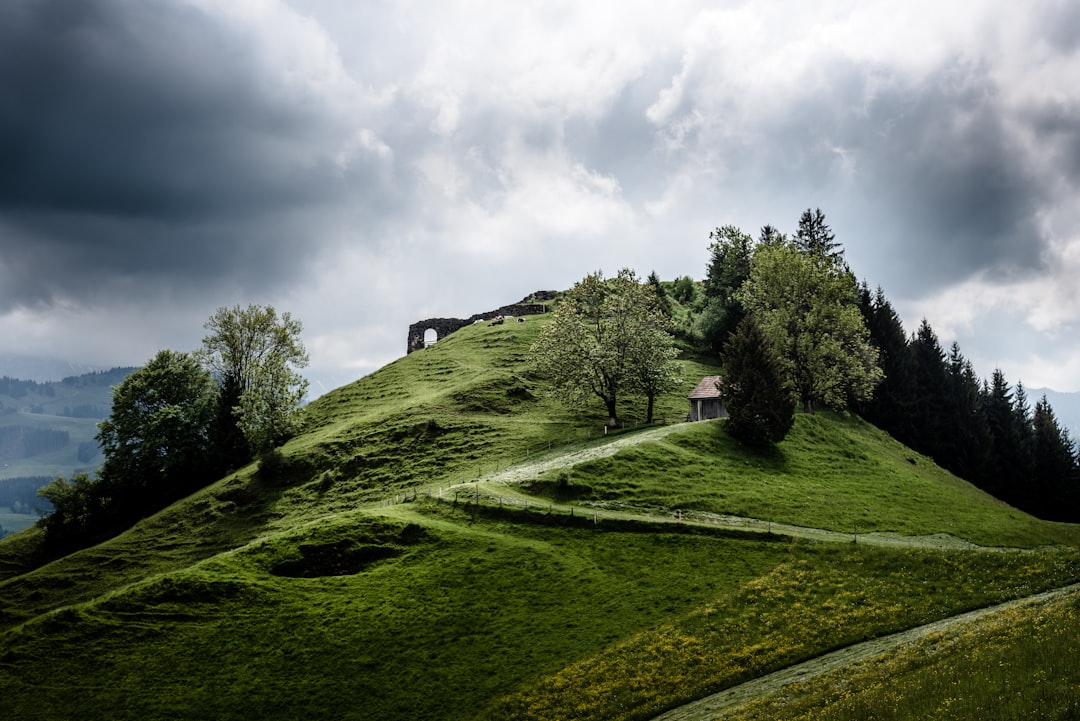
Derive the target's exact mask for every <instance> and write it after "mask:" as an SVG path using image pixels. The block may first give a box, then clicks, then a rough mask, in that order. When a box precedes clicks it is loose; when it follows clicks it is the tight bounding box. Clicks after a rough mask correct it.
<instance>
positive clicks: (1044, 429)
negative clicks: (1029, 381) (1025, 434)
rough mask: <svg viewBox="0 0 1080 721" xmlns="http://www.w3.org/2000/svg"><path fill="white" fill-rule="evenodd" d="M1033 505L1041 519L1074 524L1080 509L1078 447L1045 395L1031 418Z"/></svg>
mask: <svg viewBox="0 0 1080 721" xmlns="http://www.w3.org/2000/svg"><path fill="white" fill-rule="evenodd" d="M1032 450H1033V454H1032V455H1033V458H1034V463H1033V467H1032V499H1031V500H1032V501H1033V510H1034V512H1035V513H1037V514H1038V515H1039V516H1040V517H1042V518H1047V519H1052V520H1057V521H1070V522H1075V521H1077V520H1080V508H1078V507H1077V505H1076V504H1077V500H1080V499H1078V498H1077V488H1076V483H1075V481H1076V470H1077V468H1076V447H1075V445H1074V444H1073V442H1072V439H1070V438H1069V434H1068V432H1067V431H1065V430H1064V429H1062V428H1061V426H1060V425H1059V424H1058V421H1057V417H1056V416H1055V415H1054V409H1053V408H1051V407H1050V402H1049V401H1047V400H1046V396H1045V395H1044V396H1043V397H1042V398H1041V399H1040V400H1039V401H1038V402H1037V403H1036V404H1035V413H1034V415H1033V417H1032Z"/></svg>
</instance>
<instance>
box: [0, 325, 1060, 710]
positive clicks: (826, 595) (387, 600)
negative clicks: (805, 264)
mask: <svg viewBox="0 0 1080 721" xmlns="http://www.w3.org/2000/svg"><path fill="white" fill-rule="evenodd" d="M545 322H546V320H545V319H544V318H539V317H534V318H530V319H529V320H528V321H527V322H525V323H515V324H510V325H504V326H499V327H494V328H491V327H487V326H485V325H478V326H470V327H467V328H464V329H462V330H461V331H459V332H457V333H455V334H453V335H451V336H449V337H447V338H444V339H443V340H440V341H439V342H438V343H437V344H435V345H434V346H432V347H429V348H427V349H424V350H423V351H420V352H417V353H413V354H411V355H409V356H407V357H405V358H402V359H400V360H398V361H396V362H395V363H392V364H390V365H388V366H387V367H385V368H383V369H381V370H380V371H378V372H376V373H374V374H372V375H371V376H368V377H366V378H364V379H361V380H360V381H358V382H356V383H354V384H351V385H349V386H346V387H345V388H342V389H339V390H337V391H334V392H332V393H329V394H327V395H326V396H323V397H322V398H320V399H318V400H317V401H315V402H314V403H312V404H311V405H310V406H308V408H307V409H306V411H305V415H306V428H305V431H304V432H303V433H302V434H301V435H299V436H298V437H297V438H295V439H293V440H292V441H290V442H289V443H288V444H287V445H286V446H284V447H283V448H282V449H281V453H280V456H279V457H278V458H277V459H276V461H275V462H274V463H273V464H269V463H268V464H266V465H264V466H263V467H262V469H261V470H260V468H259V466H258V464H253V465H251V466H249V467H247V468H244V469H241V470H240V471H238V472H236V473H235V474H232V475H230V476H229V477H227V478H224V479H222V480H221V481H219V482H218V483H216V484H213V485H212V486H209V487H207V488H205V489H202V490H200V491H198V492H196V493H194V494H192V495H191V496H189V497H188V498H186V499H183V500H182V501H180V502H178V503H176V504H174V505H173V506H171V507H169V508H167V509H165V510H163V511H161V512H160V513H157V514H155V515H153V516H151V517H149V518H146V519H144V520H143V521H141V522H140V523H139V524H137V525H136V526H134V527H133V528H131V529H130V530H128V531H126V532H125V533H123V534H121V535H119V536H117V537H116V538H113V539H111V540H108V541H106V542H103V543H101V544H99V545H96V546H94V547H91V548H87V549H84V550H82V551H78V552H76V553H72V554H70V555H67V556H64V557H60V558H56V557H52V556H50V555H49V554H48V553H47V552H46V550H45V549H43V548H42V546H41V544H40V532H39V531H38V530H37V529H30V530H28V531H26V532H24V533H20V534H16V535H15V536H12V537H9V538H6V539H4V540H3V541H0V714H3V715H4V716H5V717H11V718H20V719H63V718H78V719H99V718H100V719H106V718H107V719H115V718H139V719H175V718H192V719H195V718H199V719H202V718H215V719H233V718H235V719H240V718H245V719H246V718H266V719H275V718H282V719H285V718H288V719H292V718H298V717H303V718H326V719H350V718H351V719H415V718H439V719H475V718H491V719H496V718H499V719H502V718H522V719H526V718H527V719H543V718H589V719H644V718H650V717H651V716H653V715H655V714H656V713H657V712H659V711H661V710H664V709H668V708H672V707H675V706H677V705H679V704H681V703H685V702H686V701H689V700H692V699H695V698H700V697H701V696H703V695H706V694H709V693H712V692H715V691H717V690H719V689H721V688H725V687H727V686H730V685H733V684H736V683H739V682H740V681H743V680H746V679H748V678H753V677H755V676H757V675H760V674H764V673H767V672H769V671H771V670H776V669H779V668H783V667H785V666H787V665H790V664H793V663H796V662H798V661H802V660H806V659H812V658H815V657H817V656H819V655H821V654H823V653H825V652H827V651H830V650H832V649H836V648H839V647H842V646H845V645H847V644H852V643H856V642H858V641H861V640H864V639H868V638H873V637H875V636H880V635H883V634H887V633H891V632H893V631H897V630H901V629H905V628H909V627H911V626H915V625H919V624H923V623H926V622H928V621H934V620H937V619H942V618H947V617H949V616H952V615H954V614H957V613H960V612H963V611H967V610H970V609H974V608H979V607H982V606H986V605H988V604H993V603H997V602H1000V601H1004V600H1009V599H1014V598H1021V597H1024V596H1027V595H1030V594H1033V593H1036V592H1039V591H1042V590H1045V589H1050V588H1055V587H1060V586H1064V585H1067V584H1071V583H1075V582H1077V581H1080V552H1078V550H1077V549H1078V548H1080V533H1078V529H1077V527H1075V526H1069V525H1064V524H1049V523H1044V522H1041V521H1038V520H1037V519H1034V518H1031V517H1029V516H1026V515H1025V514H1022V513H1020V512H1018V511H1015V510H1014V509H1011V508H1009V507H1007V506H1004V505H1003V504H1000V503H998V502H996V501H994V500H993V499H990V498H989V497H987V496H985V495H984V494H981V493H980V492H979V491H977V490H976V489H974V488H972V487H971V486H970V485H968V484H966V483H964V482H963V481H960V480H959V479H956V478H954V477H952V476H951V475H949V474H947V473H945V472H944V471H942V470H940V469H938V468H937V467H935V466H933V464H932V463H930V462H929V461H928V460H927V459H925V458H922V457H920V456H916V455H914V454H912V453H911V452H910V451H909V450H908V449H906V448H904V447H903V446H900V445H899V444H897V443H895V442H894V441H892V440H891V439H890V438H888V437H887V436H885V435H884V434H882V433H880V432H879V431H877V430H876V429H874V428H872V427H870V426H867V425H866V424H864V423H862V422H861V421H859V420H858V419H855V418H850V417H844V416H838V415H834V414H827V413H822V414H819V415H817V416H800V417H799V419H798V422H797V423H796V426H795V429H794V431H793V433H792V435H791V436H790V437H789V439H788V440H787V441H785V442H784V443H783V444H781V446H780V447H779V448H778V450H776V451H775V452H773V453H765V454H762V453H758V452H750V451H747V450H745V449H743V448H741V447H740V446H737V445H735V444H734V443H733V442H732V441H730V439H728V438H727V436H726V435H725V434H724V433H723V424H722V423H704V424H695V425H689V424H685V425H681V426H679V427H675V428H672V429H671V432H670V433H667V434H666V435H663V437H662V438H661V437H657V438H655V439H652V438H653V437H652V436H650V435H648V434H646V433H643V432H642V431H640V430H635V429H634V427H633V426H634V421H635V420H640V419H641V417H642V415H643V404H641V403H634V402H628V403H627V404H626V405H625V407H624V412H623V415H624V418H625V419H626V420H627V421H628V426H629V428H628V429H627V430H625V431H623V432H620V433H615V434H611V435H608V436H605V435H603V432H602V425H603V423H604V421H605V420H606V416H605V415H604V412H603V407H602V406H601V405H600V404H597V405H596V406H594V407H590V408H588V409H585V410H583V411H582V410H572V409H566V408H563V407H561V406H560V405H558V404H556V403H555V402H554V401H553V400H552V399H551V398H550V395H549V393H548V392H547V388H546V386H545V384H544V382H543V381H542V379H539V378H536V377H535V376H534V375H533V374H532V372H531V370H530V368H529V363H528V361H529V348H530V345H531V343H532V341H533V339H535V337H536V334H537V333H538V332H539V328H540V327H541V326H542V325H543V324H544V323H545ZM683 369H684V376H685V378H686V386H685V388H684V389H683V392H681V393H675V394H672V395H671V396H670V397H667V398H664V399H662V401H661V403H660V404H659V406H658V415H661V416H664V417H666V418H667V419H669V420H673V419H676V418H679V417H681V416H682V415H685V412H686V401H685V394H686V392H688V391H689V389H690V388H692V387H693V385H694V384H695V383H696V382H697V380H699V379H700V377H701V376H702V375H706V374H709V373H713V372H716V368H715V367H714V366H710V365H708V364H703V363H701V362H700V361H699V360H695V359H684V361H683ZM615 439H620V440H625V441H626V442H627V447H625V448H622V449H621V450H620V451H619V452H618V453H615V454H614V455H610V456H606V457H600V456H601V455H602V454H599V453H592V454H590V453H589V452H588V451H590V449H596V448H598V447H600V446H602V445H604V444H605V443H608V442H611V441H614V440H615ZM650 439H651V440H650ZM571 451H582V452H583V453H582V454H580V455H577V456H573V455H569V454H570V452H571ZM585 457H588V460H584V461H581V462H574V463H576V465H575V464H574V463H571V462H570V461H568V460H567V459H570V458H585ZM536 459H544V460H545V461H546V462H547V463H548V465H546V466H544V468H545V469H546V470H544V471H543V473H541V474H540V475H539V476H538V477H536V478H529V479H527V482H520V483H515V484H514V485H513V487H512V488H511V487H510V486H507V487H506V489H507V492H508V493H510V492H513V493H516V494H520V495H521V496H523V497H524V496H527V494H530V493H532V494H536V495H533V496H531V497H532V498H533V500H534V504H533V510H529V511H525V510H521V509H520V508H515V509H514V510H510V509H509V508H507V509H502V510H500V509H499V508H498V507H497V506H492V505H491V504H490V503H488V504H487V505H486V506H484V507H482V508H477V507H476V506H475V505H474V504H471V503H466V502H465V499H464V498H462V499H461V500H460V502H457V503H455V502H454V500H453V496H452V495H449V494H447V495H445V496H444V498H443V499H442V500H441V501H440V500H438V494H437V493H436V494H434V495H433V497H431V498H429V497H428V495H427V492H426V489H431V488H436V489H437V488H446V487H448V486H451V485H453V484H460V483H462V482H463V481H464V482H470V481H472V480H473V479H476V478H478V477H480V476H484V477H491V478H493V477H494V476H491V474H492V473H493V472H494V470H495V469H506V468H508V467H509V468H514V467H516V466H518V465H523V464H528V463H532V462H534V461H535V460H536ZM560 459H561V461H560ZM560 478H561V479H562V480H560ZM477 487H479V484H478V486H477ZM560 493H561V494H563V495H562V496H561V497H560V499H559V500H558V503H559V504H560V508H565V507H566V506H570V507H573V508H576V509H577V510H579V511H580V512H579V513H578V514H577V515H574V516H569V515H568V514H567V513H564V512H559V513H555V512H552V513H550V514H549V513H547V512H546V511H545V506H546V505H547V504H548V503H549V502H554V501H555V497H556V495H558V494H560ZM404 498H408V499H410V500H409V501H408V502H403V499H404ZM414 498H415V500H412V499H414ZM599 508H613V509H614V508H633V509H636V510H637V511H642V519H640V520H621V519H620V517H619V516H618V515H617V514H614V515H611V516H610V517H606V518H604V519H603V520H602V521H600V522H598V523H594V522H593V521H592V519H591V512H592V511H593V510H595V509H599ZM677 509H681V510H685V511H688V512H690V511H692V512H694V513H698V514H707V513H712V514H733V515H743V516H748V517H753V518H758V519H763V520H768V521H775V522H777V523H789V524H795V525H802V526H807V527H811V528H826V529H833V530H839V531H843V532H847V531H849V530H851V527H857V528H858V529H859V531H860V532H869V531H872V530H877V531H892V532H895V533H897V534H901V535H907V536H911V537H913V538H914V537H922V536H930V535H933V534H951V535H952V536H956V537H958V538H962V539H965V540H969V541H972V542H973V543H975V544H978V546H984V547H997V546H1003V547H1014V548H1012V549H1011V550H980V548H978V546H976V547H973V548H971V549H966V548H962V549H959V550H951V551H944V550H936V549H933V548H924V547H921V546H922V545H925V544H923V543H922V542H921V541H918V540H915V541H913V543H912V544H911V547H907V548H904V547H898V548H888V547H871V546H869V545H866V544H854V543H850V542H844V543H817V542H811V541H809V540H807V539H805V538H793V537H791V536H787V535H780V534H767V533H745V532H740V531H738V530H731V529H725V528H719V527H712V526H709V525H707V524H695V523H691V522H687V523H682V524H674V523H671V522H670V521H671V517H672V514H673V513H674V512H675V511H676V510H677ZM688 515H689V514H688ZM627 518H628V517H627ZM650 519H655V520H650ZM660 520H665V522H663V523H661V522H659V521H660ZM1018 549H1034V550H1018ZM1067 611H1068V610H1067V609H1066V610H1062V611H1061V612H1060V614H1062V615H1061V616H1060V622H1061V623H1067V622H1069V620H1070V619H1071V618H1072V616H1070V615H1068V612H1067ZM1054 613H1055V614H1057V613H1058V612H1057V611H1055V612H1054ZM1056 617H1057V616H1055V618H1056ZM1035 623H1036V620H1035V619H1034V618H1032V617H1029V616H1025V615H1023V614H1020V615H1018V617H1017V619H1016V624H1019V625H1017V626H1016V628H1017V629H1019V630H1018V631H1017V632H1016V633H1015V634H1013V635H1011V636H1010V635H1009V633H1011V632H1009V633H1005V637H1008V638H1011V639H1013V640H1012V641H1009V643H1019V641H1018V639H1019V638H1020V637H1021V636H1022V635H1023V634H1022V633H1021V631H1023V633H1027V632H1028V631H1029V630H1030V629H1032V628H1034V626H1030V625H1028V626H1025V625H1024V624H1035ZM1048 628H1050V629H1053V628H1057V627H1056V626H1050V627H1048ZM971 633H972V634H975V635H971V636H970V639H969V640H968V641H967V642H966V643H969V644H972V646H971V647H972V648H976V649H978V648H979V641H978V639H980V638H983V637H982V636H978V635H977V633H976V631H974V630H973V631H972V632H971ZM1003 633H1004V632H1003ZM1048 633H1049V631H1048ZM965 637H966V636H965ZM958 638H960V636H958ZM1003 643H1004V642H1003ZM955 647H956V648H957V649H960V648H962V647H963V645H962V644H961V643H960V642H959V641H957V643H956V644H955ZM990 648H991V645H989V644H988V645H987V651H988V652H989V649H990ZM1002 648H1003V649H1004V650H1003V651H1001V653H1002V654H1007V653H1012V652H1013V651H1014V649H1013V647H1010V646H1007V645H1005V646H1002ZM1070 648H1071V649H1075V648H1076V647H1075V644H1074V645H1073V646H1072V647H1070ZM1070 648H1065V647H1062V648H1060V649H1059V650H1058V651H1055V654H1056V656H1055V657H1054V658H1043V659H1042V661H1041V662H1044V663H1046V664H1048V668H1050V669H1052V671H1051V672H1052V673H1055V674H1058V673H1061V674H1064V673H1066V671H1065V670H1063V669H1066V668H1074V667H1076V666H1077V664H1076V661H1077V660H1078V659H1077V656H1076V651H1075V650H1070ZM952 658H953V660H950V661H949V662H948V663H950V664H952V663H955V664H962V663H966V662H964V661H963V660H962V659H963V658H965V656H964V655H963V653H960V652H959V651H958V655H955V657H952ZM900 660H902V659H901V657H900V656H899V655H898V656H897V662H898V663H899V662H900ZM883 663H884V662H883ZM1025 663H1027V662H1025ZM1034 663H1035V662H1031V665H1032V667H1034V666H1033V665H1034ZM879 666H881V668H884V666H883V665H880V664H879ZM874 668H876V667H872V666H867V667H866V669H864V670H863V671H860V673H866V674H867V676H866V677H865V685H866V687H867V688H868V689H869V688H872V686H873V683H875V681H881V682H884V681H885V680H886V679H887V678H888V676H885V675H877V676H875V675H874V673H875V671H874ZM906 668H907V667H906V666H904V667H897V668H896V670H891V671H889V673H890V674H899V673H907V671H905V670H904V669H906ZM963 668H964V667H963V666H957V669H958V670H957V671H956V672H957V673H960V672H961V671H962V670H963ZM911 673H913V674H915V675H913V676H912V678H913V679H917V678H922V679H923V680H922V681H920V683H926V684H929V683H931V682H932V681H933V677H934V672H933V671H928V672H927V675H925V676H919V675H918V673H917V670H913V671H911ZM1029 676H1030V674H1029ZM1029 676H1023V675H1019V676H1018V677H1017V678H1020V679H1023V680H1022V683H1023V684H1024V685H1023V686H1022V690H1024V691H1025V693H1026V690H1027V688H1028V686H1029V685H1030V684H1034V683H1037V682H1039V681H1038V679H1037V678H1035V677H1034V676H1030V678H1029ZM1064 678H1072V677H1070V676H1064ZM913 683H914V681H913ZM1018 683H1019V682H1018ZM822 688H825V687H822ZM987 688H988V689H990V691H988V693H991V692H992V693H995V694H996V693H1000V691H998V690H995V689H996V688H997V687H994V686H993V685H992V684H990V685H988V686H987ZM822 693H824V692H822ZM815 694H817V695H815ZM1019 696H1020V697H1021V698H1023V697H1024V695H1023V694H1019ZM831 698H832V697H830V696H828V695H827V694H826V695H821V694H820V693H819V692H818V691H815V690H814V689H807V691H806V695H805V699H806V701H805V706H803V707H798V708H796V707H791V708H792V709H795V712H797V713H805V714H808V717H816V716H813V714H814V713H815V712H814V709H817V708H826V707H828V708H832V707H833V706H836V708H837V709H840V710H838V711H837V713H847V712H846V711H843V710H842V708H841V706H839V705H837V704H834V703H833V701H831V700H830V699H831ZM991 698H992V696H986V697H985V699H983V701H987V702H988V700H989V699H991ZM1063 698H1064V697H1063ZM864 699H865V700H866V703H868V704H870V705H875V704H877V703H879V701H878V700H877V699H876V698H875V697H873V696H866V697H864ZM763 702H764V700H763ZM763 708H764V707H763ZM778 708H779V707H778ZM850 708H853V709H856V710H855V711H852V712H851V713H852V714H854V715H857V714H858V709H860V708H861V709H864V710H865V708H866V706H862V707H855V706H851V707H850ZM897 708H901V707H900V706H897ZM935 708H936V706H935ZM950 708H951V707H950ZM968 708H969V709H970V710H969V711H965V712H964V714H960V715H956V716H953V717H955V718H972V719H974V718H982V717H981V716H978V715H977V713H976V711H975V710H974V709H976V708H978V701H973V702H972V703H971V704H970V705H969V707H968ZM800 709H801V710H800ZM762 713H766V712H765V711H763V712H762ZM785 713H786V712H785ZM898 713H899V712H898ZM781 715H783V714H781ZM854 715H853V716H848V717H854ZM894 717H895V718H899V717H901V716H894ZM835 718H847V717H845V716H842V715H838V716H835Z"/></svg>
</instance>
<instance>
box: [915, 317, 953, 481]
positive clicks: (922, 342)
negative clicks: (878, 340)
mask: <svg viewBox="0 0 1080 721" xmlns="http://www.w3.org/2000/svg"><path fill="white" fill-rule="evenodd" d="M909 353H910V354H911V361H910V369H911V375H910V381H911V390H912V398H911V401H912V402H911V405H910V407H909V408H910V413H911V416H910V432H911V440H910V441H909V442H911V443H912V444H913V445H914V446H915V447H916V448H918V449H919V450H920V451H921V452H923V453H926V454H927V455H928V456H931V457H932V458H934V460H936V461H937V462H938V463H940V464H942V465H947V463H948V455H947V454H946V453H945V452H944V449H945V448H946V446H947V443H946V436H947V435H948V434H949V433H950V432H951V429H950V428H948V426H947V425H946V424H947V423H948V414H947V413H946V408H945V403H946V399H947V397H948V390H949V388H948V369H947V367H946V365H945V352H944V351H943V350H942V349H941V343H940V342H939V341H938V337H937V334H936V333H934V329H933V328H931V327H930V323H929V322H928V321H927V320H926V319H925V318H924V319H923V321H922V323H921V324H920V325H919V329H918V331H916V333H915V337H914V338H912V339H911V344H910V346H909Z"/></svg>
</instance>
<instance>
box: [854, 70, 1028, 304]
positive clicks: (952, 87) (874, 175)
mask: <svg viewBox="0 0 1080 721" xmlns="http://www.w3.org/2000/svg"><path fill="white" fill-rule="evenodd" d="M871 113H872V120H871V122H870V123H869V125H868V127H869V128H870V129H872V130H874V131H876V134H877V138H875V139H873V140H870V139H868V141H869V142H868V143H867V146H866V155H867V157H868V158H869V159H870V162H871V168H870V169H868V170H869V172H870V173H871V174H869V175H868V177H867V178H866V179H867V181H868V182H869V189H870V191H871V192H881V193H883V194H885V195H887V196H890V197H892V198H893V203H894V204H895V208H896V211H897V212H898V213H899V214H900V215H899V217H897V218H896V220H897V221H899V223H900V224H901V225H900V227H903V228H905V233H904V235H906V238H905V239H904V240H906V242H903V240H902V241H901V242H899V243H895V244H893V249H894V251H893V252H894V253H895V255H896V259H897V260H898V261H900V262H902V263H904V264H905V265H907V266H908V267H910V268H911V270H912V271H913V274H914V275H915V276H916V277H918V276H921V277H922V279H923V281H922V282H923V283H925V282H926V280H928V279H932V280H933V281H936V282H938V283H948V282H952V281H960V280H963V279H965V278H967V277H970V276H971V275H973V274H975V273H978V272H980V271H988V272H989V273H990V274H991V275H1000V276H1006V275H1012V274H1015V273H1021V274H1024V273H1029V272H1032V271H1035V270H1039V269H1040V264H1041V262H1042V257H1043V256H1042V251H1043V249H1044V248H1043V246H1044V243H1045V240H1044V239H1043V238H1042V237H1041V235H1040V230H1039V228H1038V225H1037V214H1038V212H1039V210H1040V208H1041V207H1042V203H1043V202H1044V201H1045V200H1047V198H1046V194H1047V193H1048V192H1049V188H1048V187H1047V186H1046V183H1045V179H1044V178H1042V177H1040V175H1039V174H1038V169H1037V168H1036V167H1034V165H1033V160H1032V158H1031V157H1030V155H1029V154H1028V153H1027V152H1026V151H1025V149H1024V148H1023V147H1022V145H1021V143H1020V139H1019V138H1018V137H1017V136H1016V134H1015V132H1014V130H1012V129H1010V128H1009V127H1007V125H1006V114H1005V112H1004V109H1003V108H1002V107H1001V103H1000V100H999V98H998V94H997V88H996V87H995V85H994V83H993V82H992V81H991V80H990V79H989V78H988V77H987V76H986V75H985V74H984V73H983V72H982V71H981V70H980V69H977V68H969V67H966V66H965V65H964V64H956V65H953V66H950V67H946V68H943V69H942V70H941V71H940V73H938V74H937V75H936V76H933V77H931V78H930V79H929V80H928V82H926V83H924V84H923V85H922V86H921V87H918V88H914V89H903V90H898V91H895V92H893V93H890V94H888V95H887V96H885V97H883V98H881V99H879V100H877V101H875V102H874V104H873V107H872V110H871ZM924 287H925V285H924Z"/></svg>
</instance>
